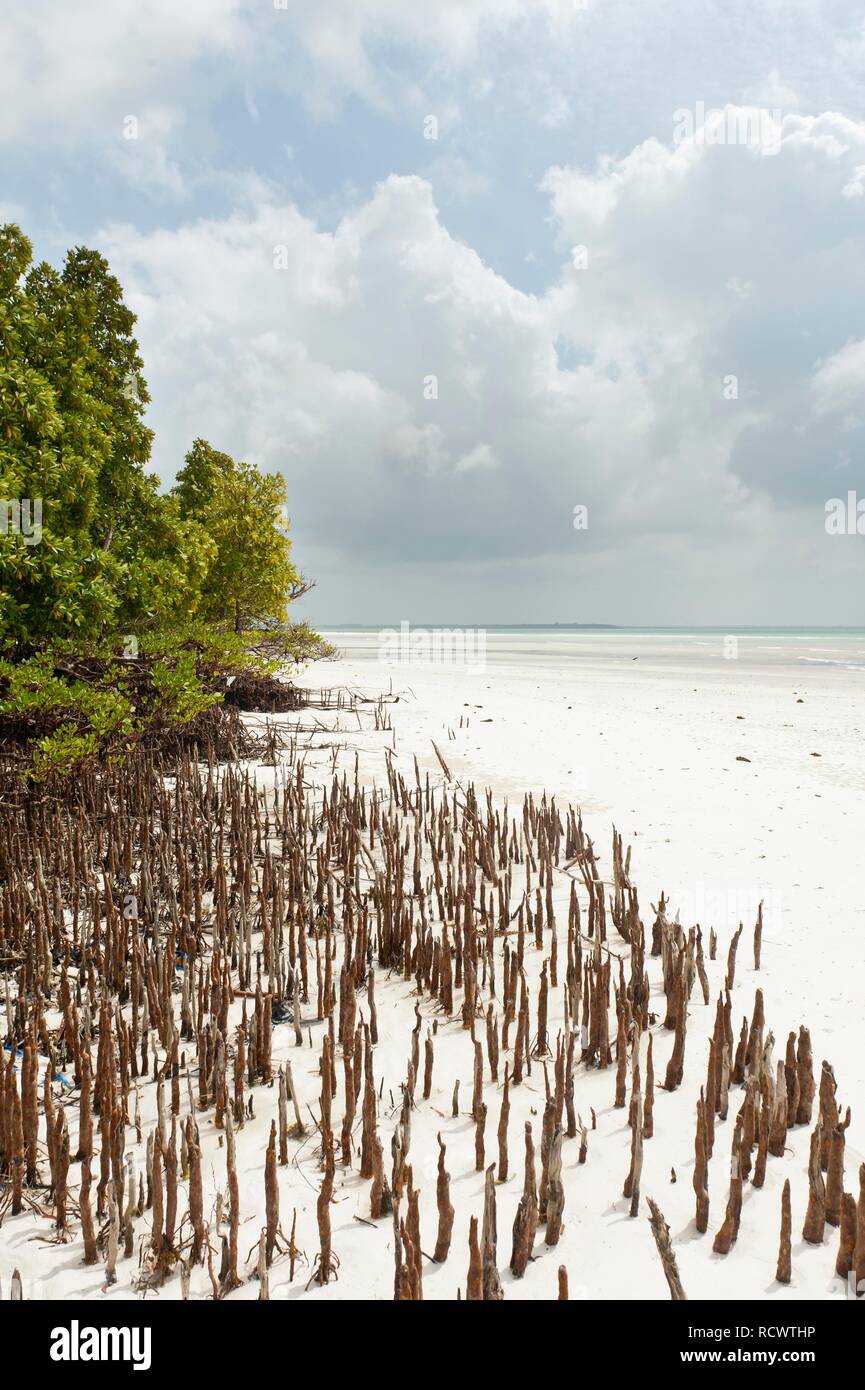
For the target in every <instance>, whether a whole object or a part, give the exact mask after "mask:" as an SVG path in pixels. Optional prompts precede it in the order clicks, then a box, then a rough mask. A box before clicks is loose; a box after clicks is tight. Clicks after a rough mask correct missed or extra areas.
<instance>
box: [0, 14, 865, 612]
mask: <svg viewBox="0 0 865 1390" xmlns="http://www.w3.org/2000/svg"><path fill="white" fill-rule="evenodd" d="M776 8H777V7H776V5H775V2H774V0H730V3H729V5H727V6H725V7H723V9H721V8H720V7H718V6H717V5H715V4H714V3H713V0H696V3H695V0H645V3H641V4H640V5H639V6H634V4H633V0H591V3H589V4H588V5H586V6H582V5H576V4H574V3H573V0H441V3H438V4H436V5H435V6H416V5H407V4H405V3H404V0H327V3H322V2H321V0H291V2H290V3H289V4H287V5H286V6H285V7H282V6H281V5H274V4H271V3H253V0H188V3H186V4H184V5H183V6H177V5H176V4H175V3H174V0H171V3H169V0H139V3H138V4H137V5H135V6H129V5H120V4H116V3H114V2H113V0H111V2H110V3H109V0H91V3H89V4H88V5H87V6H83V5H81V4H77V3H70V4H67V5H64V6H60V7H58V6H56V5H55V4H53V3H49V0H33V2H32V3H31V4H29V5H27V6H18V7H7V9H6V10H5V11H4V13H3V14H2V16H0V41H2V42H3V43H4V49H5V52H6V55H7V62H6V64H5V67H4V87H5V90H4V102H3V104H2V108H0V142H2V143H5V145H6V147H7V150H14V151H15V159H16V160H17V159H20V158H21V157H22V154H23V156H24V157H25V158H30V159H35V158H36V157H37V152H38V158H39V159H40V160H41V161H44V168H45V172H46V179H45V184H46V186H47V187H49V188H50V189H51V191H52V196H53V194H54V191H55V190H56V189H57V188H62V187H63V186H65V187H67V188H68V187H69V186H70V184H71V183H72V182H73V180H72V179H71V178H70V170H71V171H73V172H74V183H75V186H77V187H78V188H79V189H80V190H81V196H80V199H79V204H78V206H77V208H75V211H74V215H73V216H72V217H71V219H70V220H71V224H72V226H73V227H74V231H71V232H70V233H69V235H68V237H66V236H65V234H64V244H66V242H67V241H68V242H72V241H78V240H87V241H88V242H91V243H92V242H98V244H100V245H101V247H102V249H104V250H105V251H106V253H107V254H108V256H109V258H110V260H111V263H112V265H113V267H114V268H115V269H116V271H117V273H118V274H119V275H120V277H121V279H122V281H123V283H124V285H125V286H126V289H127V293H128V297H129V300H130V302H131V303H132V306H133V307H134V308H135V309H136V311H137V312H138V314H139V333H140V338H141V341H142V346H143V349H144V355H145V360H146V363H147V375H148V378H149V381H150V385H151V389H152V393H153V396H154V405H153V409H152V423H153V425H154V426H155V428H156V430H157V456H156V463H157V466H158V468H159V471H160V472H161V473H162V475H163V477H164V479H165V480H166V481H169V480H170V478H171V477H172V475H173V473H174V472H175V471H176V469H177V467H178V466H179V463H180V461H181V459H182V456H183V453H184V451H185V450H186V448H188V446H189V443H190V441H191V440H192V438H193V437H194V436H196V435H205V436H207V437H209V438H211V439H212V440H213V442H214V443H215V444H218V445H220V446H221V447H224V448H227V449H229V450H231V451H232V452H234V453H236V454H238V455H241V456H246V457H249V458H252V459H254V460H255V461H257V462H259V463H261V464H262V465H264V466H265V467H272V468H279V469H282V470H283V471H284V472H285V474H286V477H287V478H288V481H289V487H290V495H291V510H292V515H293V519H294V529H295V535H296V537H297V542H298V551H299V558H300V559H301V563H302V564H304V565H305V566H308V568H309V569H310V570H312V571H313V572H316V573H317V574H318V576H319V590H318V591H317V595H316V600H317V602H319V603H320V604H321V607H320V609H319V615H320V616H323V617H337V616H340V617H344V618H349V617H355V618H357V619H363V618H364V617H369V615H370V612H371V611H372V610H373V608H374V606H375V605H376V604H378V605H379V611H382V605H383V604H385V603H386V602H387V601H388V600H389V599H392V596H393V595H394V594H396V593H398V594H399V595H400V596H401V597H404V599H405V601H406V603H411V604H412V605H413V609H412V611H413V612H414V614H415V615H417V614H420V615H421V616H422V617H424V618H435V617H444V618H452V617H453V615H454V613H455V612H456V613H457V614H458V615H459V616H463V617H465V616H466V607H465V605H466V598H467V595H469V596H472V595H473V596H475V598H476V600H477V605H478V606H477V607H476V609H475V611H474V614H473V616H474V617H475V618H479V619H482V618H485V619H487V620H490V619H493V618H495V617H499V618H517V617H520V616H522V617H525V618H537V617H538V616H546V615H547V614H549V615H553V614H554V615H555V616H558V617H562V618H564V617H568V616H573V617H585V618H586V619H597V620H612V621H615V620H616V619H620V620H628V619H631V620H642V621H646V622H652V621H655V622H659V621H665V620H670V619H675V618H679V619H681V620H683V621H684V620H694V621H704V622H706V621H713V620H715V621H719V622H725V621H727V620H728V619H733V618H737V619H738V620H739V621H745V620H747V619H748V618H750V619H751V620H752V621H760V620H761V619H765V618H766V617H768V616H775V617H782V616H788V617H789V618H790V619H791V620H797V621H802V620H810V621H819V620H820V619H821V618H822V620H823V621H845V620H846V621H853V620H854V617H855V616H858V617H861V616H862V614H861V602H860V601H859V600H858V599H856V597H855V595H856V593H857V592H858V587H857V586H856V585H855V584H854V583H853V582H851V579H852V576H853V574H854V571H853V568H852V567H853V565H854V564H855V563H856V560H855V557H854V555H853V551H852V549H851V548H850V547H844V546H839V545H836V544H833V543H831V542H830V543H828V544H827V541H826V537H825V533H824V531H823V527H822V518H823V511H822V508H823V500H824V498H825V497H826V496H827V495H838V494H839V493H841V492H842V491H843V490H844V489H845V488H846V487H848V486H852V487H856V486H858V487H859V488H860V491H861V490H862V476H861V467H862V464H861V460H862V458H863V447H865V422H863V420H862V393H861V379H862V369H863V360H862V342H861V338H862V325H861V322H860V320H859V305H860V304H861V302H862V293H863V290H865V285H863V276H865V271H863V265H865V259H863V256H862V224H861V217H862V206H863V204H862V196H863V191H865V125H863V123H862V122H860V121H859V120H857V119H855V118H854V116H855V114H856V113H857V112H859V111H861V110H862V101H861V96H862V84H861V79H860V77H859V76H858V74H859V72H860V70H861V64H859V61H858V60H859V56H860V54H861V51H862V42H863V39H862V32H863V31H862V28H861V23H859V22H858V21H855V20H854V19H853V18H851V17H850V16H849V14H848V13H847V12H846V11H845V8H844V6H843V5H842V4H841V3H840V0H838V3H835V0H823V2H822V3H818V0H791V3H790V5H789V6H788V7H787V10H786V14H787V18H788V20H789V22H788V23H786V24H785V26H784V28H783V30H781V29H780V27H779V26H778V25H777V23H776V22H775V20H776V19H777V14H776ZM767 19H771V20H772V21H773V23H772V24H767V22H766V21H767ZM85 21H86V22H85ZM673 33H675V35H676V42H675V43H671V42H670V35H671V34H673ZM94 35H98V40H99V41H98V42H95V41H94V37H93V36H94ZM803 55H806V56H807V59H808V61H807V63H803V61H802V59H803ZM764 107H765V108H769V110H770V111H774V110H775V109H777V110H778V119H777V120H776V119H775V117H774V115H773V116H772V118H771V128H770V129H769V128H768V127H767V128H766V129H768V133H769V135H770V137H771V138H765V139H763V138H761V139H758V140H750V139H749V136H748V132H749V130H751V129H752V128H754V122H755V119H756V129H757V130H758V131H761V132H762V133H763V134H766V130H765V129H764V128H763V126H761V124H760V120H759V117H760V113H761V111H762V109H763V108H764ZM682 111H684V112H686V113H687V114H688V115H689V117H690V115H691V113H693V119H692V120H690V121H689V122H684V123H683V122H682V121H681V120H679V121H678V122H677V120H676V115H681V113H682ZM706 111H708V112H709V113H710V114H709V115H708V116H705V112H706ZM341 113H342V114H341ZM429 113H434V114H435V116H436V120H437V121H438V123H439V136H440V138H439V141H438V142H437V143H434V144H432V143H427V142H425V141H424V140H423V136H422V129H423V120H424V118H425V117H426V115H427V114H429ZM815 113H822V114H815ZM851 113H853V114H851ZM130 116H132V117H135V119H136V121H137V122H138V132H137V133H138V137H139V138H138V139H137V140H133V139H127V138H125V136H124V122H125V121H126V119H127V118H128V117H130ZM325 131H331V132H334V131H335V132H336V134H335V135H334V136H333V140H332V143H330V144H324V143H322V142H323V141H324V140H325V136H324V135H323V133H322V132H325ZM244 132H245V134H244ZM250 132H252V133H251V134H250ZM388 132H390V134H388ZM412 132H413V134H412ZM244 141H245V143H244ZM370 149H373V150H374V158H373V156H372V155H371V154H370ZM265 151H266V152H267V153H266V154H265ZM329 154H335V155H336V157H335V158H334V159H333V160H331V161H330V162H329V160H328V155H329ZM64 161H65V163H64ZM13 163H14V160H13ZM373 165H375V172H374V173H371V172H370V170H371V169H372V167H373ZM42 167H43V166H42V164H40V168H42ZM393 170H400V171H401V172H400V173H399V174H396V173H392V172H391V171H393ZM383 171H384V172H385V173H386V174H389V175H390V176H388V177H382V172H383ZM409 171H413V172H409ZM109 179H113V180H114V183H113V184H110V183H109V182H108V181H109ZM64 180H65V185H64ZM106 187H107V188H108V190H109V191H108V193H107V194H106V193H105V189H106ZM91 189H93V190H94V191H95V192H96V193H98V194H102V195H103V197H102V201H101V203H100V204H99V206H100V211H99V212H98V213H92V212H91V210H90V192H91ZM118 189H119V190H122V193H123V195H124V196H123V198H122V199H121V198H119V197H116V196H113V195H114V194H116V192H117V190H118ZM40 196H42V194H41V192H40ZM32 202H33V198H32V195H31V191H30V188H29V186H28V185H27V184H26V183H24V184H22V185H21V187H20V188H19V187H18V186H15V185H11V184H10V188H9V204H10V205H11V206H14V207H19V208H24V207H29V206H30V205H31V204H32ZM157 204H161V205H162V206H161V210H160V209H158V208H157V209H156V210H154V208H155V205H157ZM145 206H146V212H143V213H142V208H143V207H145ZM106 207H109V208H110V209H111V212H112V214H113V216H112V217H108V216H106V215H105V212H104V209H105V208H106ZM545 213H546V215H547V225H546V227H545V226H544V222H543V218H544V214H545ZM88 218H89V219H90V220H88ZM97 219H98V220H97ZM60 220H61V219H60V217H59V216H58V215H57V214H56V213H55V210H54V209H53V207H52V208H51V210H50V211H49V210H47V209H46V211H45V213H44V217H43V222H44V224H45V225H46V226H48V227H49V228H50V231H49V233H48V235H49V236H50V239H51V245H52V246H54V245H56V244H58V238H59V237H60V235H61V231H63V229H61V227H60V225H59V223H60ZM100 226H101V230H99V227H100ZM37 230H38V229H37ZM43 232H44V228H43ZM527 247H531V252H530V253H529V254H528V255H527V254H526V248H527ZM494 266H496V267H497V268H498V269H494V268H493V267H494ZM508 266H510V270H508V272H507V273H504V271H503V269H502V267H508ZM521 276H525V277H526V279H525V280H523V279H521ZM577 504H581V505H584V506H586V507H587V508H588V513H589V526H588V529H587V530H585V531H580V532H575V531H574V529H573V526H572V524H571V522H572V516H573V508H574V506H575V505H577ZM349 580H350V582H349ZM429 593H433V594H434V595H435V603H436V604H437V605H439V607H438V609H437V611H433V608H431V607H429V606H427V605H426V604H425V597H426V596H427V595H428V594H429ZM346 594H350V596H351V601H352V603H354V604H355V605H356V606H355V608H354V609H353V611H352V612H349V611H346V610H345V609H344V608H343V609H341V608H340V604H341V603H342V602H343V599H344V596H345V595H346ZM809 605H810V607H809ZM815 605H820V607H819V611H818V607H817V606H815ZM575 609H576V610H578V611H575Z"/></svg>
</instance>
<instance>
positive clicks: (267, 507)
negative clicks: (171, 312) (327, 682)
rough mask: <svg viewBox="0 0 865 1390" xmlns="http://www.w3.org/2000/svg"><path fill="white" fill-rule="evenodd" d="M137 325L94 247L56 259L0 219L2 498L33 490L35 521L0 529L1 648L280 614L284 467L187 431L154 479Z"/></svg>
mask: <svg viewBox="0 0 865 1390" xmlns="http://www.w3.org/2000/svg"><path fill="white" fill-rule="evenodd" d="M134 327H135V316H134V314H133V313H132V311H131V310H130V309H129V308H128V307H127V306H126V305H125V304H124V302H123V294H122V290H121V287H120V284H119V282H118V281H117V279H116V278H115V277H114V276H113V275H112V274H111V272H110V269H109V266H108V263H107V261H106V260H105V258H104V257H103V256H101V255H99V253H98V252H95V251H91V250H87V249H86V248H84V247H77V248H75V249H74V250H72V251H70V252H69V253H68V255H67V257H66V260H65V263H64V266H63V269H62V271H60V272H58V271H56V270H54V269H52V267H51V266H49V265H47V264H44V263H43V264H33V259H32V247H31V245H30V242H29V241H28V239H27V237H26V236H25V235H24V234H23V232H22V231H21V229H20V228H19V227H17V226H15V225H14V224H10V225H7V226H5V227H2V228H0V499H2V500H3V501H4V502H7V503H14V504H15V505H18V504H19V503H20V502H21V500H22V499H28V501H29V503H30V504H31V506H32V504H33V503H34V502H35V500H36V499H39V502H40V505H41V528H42V529H41V538H40V539H39V542H38V543H32V537H31V538H29V539H28V537H26V536H25V535H24V534H22V532H23V528H20V529H19V530H17V531H16V528H15V527H14V526H9V525H7V526H6V533H5V534H0V649H5V650H7V651H8V650H9V649H10V648H14V647H18V648H19V649H21V650H22V651H31V650H35V649H39V648H40V647H41V646H43V645H44V644H45V643H47V642H52V641H55V640H57V639H62V638H76V639H80V640H82V641H88V640H99V639H102V638H104V637H105V636H106V635H108V634H110V633H112V632H120V631H127V632H142V631H147V630H150V629H159V628H161V627H167V626H170V625H172V624H173V623H175V622H177V621H178V620H181V619H182V620H183V621H189V620H190V619H200V620H201V621H202V622H205V623H212V624H217V625H223V626H230V627H231V628H232V629H233V630H235V631H240V630H242V629H245V628H248V627H254V626H256V625H259V624H262V623H265V622H272V623H282V622H284V621H285V620H286V615H287V605H288V601H289V598H290V596H291V595H292V594H294V593H296V592H297V591H298V588H299V587H300V581H299V578H298V575H297V573H296V571H295V569H294V567H293V565H292V563H291V559H290V550H291V545H290V541H289V538H288V534H287V531H286V529H285V527H284V526H283V525H282V520H283V516H284V510H285V503H286V487H285V482H284V480H283V478H282V477H280V476H279V475H269V474H263V473H261V472H260V471H259V470H258V469H257V468H256V467H254V466H253V465H251V464H248V463H238V462H235V460H234V459H232V458H231V457H230V456H229V455H228V454H224V453H220V452H219V451H218V450H216V449H214V448H212V447H211V445H210V444H208V443H207V442H206V441H205V440H203V439H197V440H196V441H195V443H194V444H193V446H192V448H191V450H190V452H189V453H188V454H187V456H186V461H185V465H184V466H183V468H182V469H181V471H180V473H179V475H178V479H177V485H176V486H175V487H174V488H173V489H172V490H171V491H170V492H168V493H163V492H160V490H159V483H158V480H157V479H156V478H155V476H153V475H152V474H151V473H149V472H148V471H147V468H148V464H149V460H150V449H151V442H152V433H151V431H150V429H148V427H147V426H146V424H145V423H144V415H145V409H146V406H147V404H148V401H149V399H150V398H149V395H148V391H147V384H146V382H145V380H144V376H143V365H144V364H143V362H142V359H141V354H140V351H139V348H138V343H137V342H136V339H135V336H134V331H133V330H134ZM7 511H8V507H7ZM6 520H7V522H8V517H7V518H6Z"/></svg>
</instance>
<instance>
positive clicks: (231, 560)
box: [173, 439, 300, 632]
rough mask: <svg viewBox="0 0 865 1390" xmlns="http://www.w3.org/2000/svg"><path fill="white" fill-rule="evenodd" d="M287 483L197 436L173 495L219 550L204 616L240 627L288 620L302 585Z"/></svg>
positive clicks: (208, 577) (205, 591)
mask: <svg viewBox="0 0 865 1390" xmlns="http://www.w3.org/2000/svg"><path fill="white" fill-rule="evenodd" d="M286 495H287V494H286V487H285V480H284V479H283V478H281V477H280V476H279V475H278V474H264V473H259V471H258V469H257V468H254V467H253V466H252V465H251V464H248V463H238V462H236V461H235V460H234V459H233V458H231V457H230V455H229V454H222V453H220V452H219V451H218V450H217V449H214V448H212V447H211V445H210V444H208V443H207V441H206V440H205V439H196V440H195V443H194V444H193V446H192V448H191V449H190V451H189V453H188V454H187V455H186V461H185V464H184V467H183V468H182V469H181V470H180V472H179V473H178V475H177V484H176V486H175V488H174V490H173V496H174V497H175V498H176V499H177V501H178V502H179V504H180V513H181V516H182V517H183V518H184V519H186V518H194V519H195V520H196V521H197V522H198V523H199V524H200V525H201V526H202V527H203V529H204V530H205V531H206V533H207V535H208V537H209V538H210V540H211V541H212V542H213V545H214V550H215V553H214V554H213V555H212V557H211V559H210V562H209V564H208V566H207V571H206V574H205V575H204V578H203V580H202V583H201V603H200V607H199V612H200V614H201V616H202V617H203V618H204V619H206V620H208V621H211V622H217V623H223V624H225V623H230V624H231V625H232V626H233V627H234V630H235V632H241V631H243V630H244V628H249V627H252V626H253V625H254V624H256V623H261V622H264V621H265V620H267V619H272V620H276V621H278V622H284V621H285V617H286V612H287V608H288V600H289V595H290V593H291V591H292V589H293V588H294V587H295V586H296V585H298V584H299V583H300V576H299V575H298V573H297V571H296V570H295V568H294V566H293V565H292V563H291V558H290V557H291V541H290V540H289V538H288V534H287V532H286V531H285V529H284V528H283V525H282V522H283V518H284V515H285V505H286Z"/></svg>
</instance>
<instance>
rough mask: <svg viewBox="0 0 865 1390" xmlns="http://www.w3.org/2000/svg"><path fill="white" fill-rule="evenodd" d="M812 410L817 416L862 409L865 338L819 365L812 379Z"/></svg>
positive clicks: (864, 388)
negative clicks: (813, 409) (813, 408)
mask: <svg viewBox="0 0 865 1390" xmlns="http://www.w3.org/2000/svg"><path fill="white" fill-rule="evenodd" d="M810 384H811V390H812V393H813V396H814V406H815V410H816V411H817V413H818V414H820V415H825V414H829V413H831V412H833V411H838V410H845V411H846V410H851V409H854V408H855V409H858V411H859V412H860V413H861V412H862V411H863V407H865V338H863V339H860V340H859V341H858V342H851V343H845V345H844V347H842V348H839V350H838V351H837V352H835V353H833V354H832V356H831V357H827V358H826V359H825V360H824V361H822V362H819V363H818V364H817V367H816V368H815V371H814V375H813V376H812V378H811V383H810Z"/></svg>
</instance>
